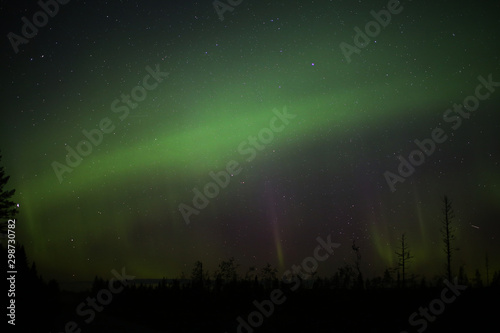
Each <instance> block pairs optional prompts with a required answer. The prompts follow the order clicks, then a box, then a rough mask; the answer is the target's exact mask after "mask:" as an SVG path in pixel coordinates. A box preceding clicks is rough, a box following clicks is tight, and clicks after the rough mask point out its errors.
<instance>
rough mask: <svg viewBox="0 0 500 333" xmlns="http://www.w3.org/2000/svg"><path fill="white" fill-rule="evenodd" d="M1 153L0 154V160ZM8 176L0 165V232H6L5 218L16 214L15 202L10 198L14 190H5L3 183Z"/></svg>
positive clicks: (0, 158) (7, 179) (5, 182)
mask: <svg viewBox="0 0 500 333" xmlns="http://www.w3.org/2000/svg"><path fill="white" fill-rule="evenodd" d="M1 160H2V155H0V161H1ZM9 178H10V176H6V175H5V170H4V167H3V166H0V221H1V224H0V232H1V233H3V234H6V233H7V221H6V220H7V219H9V218H13V217H14V216H16V214H17V208H16V204H15V203H14V202H12V201H11V200H10V198H11V197H12V196H13V195H14V193H15V192H16V190H6V189H4V187H5V185H6V184H7V182H8V181H9Z"/></svg>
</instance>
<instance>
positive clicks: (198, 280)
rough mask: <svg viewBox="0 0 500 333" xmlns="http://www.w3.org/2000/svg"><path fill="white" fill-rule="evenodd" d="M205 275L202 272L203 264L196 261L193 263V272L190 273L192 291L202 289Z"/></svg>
mask: <svg viewBox="0 0 500 333" xmlns="http://www.w3.org/2000/svg"><path fill="white" fill-rule="evenodd" d="M204 280H205V273H204V271H203V263H202V262H201V261H197V262H195V263H194V268H193V271H192V272H191V283H192V285H193V288H194V289H203V287H204Z"/></svg>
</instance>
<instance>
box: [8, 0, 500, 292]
mask: <svg viewBox="0 0 500 333" xmlns="http://www.w3.org/2000/svg"><path fill="white" fill-rule="evenodd" d="M222 3H226V2H225V1H223V2H222ZM233 3H238V1H234V2H233ZM391 5H394V3H392V4H391ZM387 6H388V2H387V1H345V0H344V1H342V0H341V1H323V0H320V1H248V0H243V1H240V3H239V4H238V5H237V6H232V7H234V9H233V10H232V11H225V12H224V13H223V14H222V17H223V19H224V20H221V18H220V17H219V15H218V13H217V11H216V10H215V8H214V6H213V3H212V2H211V1H202V2H194V1H153V0H147V1H129V0H123V1H76V0H74V1H70V2H68V3H67V4H64V5H59V10H58V12H57V13H55V15H53V16H54V17H48V22H46V24H45V25H44V26H41V27H39V28H38V33H37V34H36V35H35V36H32V37H31V38H27V39H26V43H18V44H17V46H15V47H13V45H12V43H11V41H10V40H9V37H8V34H9V32H12V33H14V34H16V35H18V36H20V37H19V38H23V37H22V27H23V24H25V23H24V22H23V21H22V20H21V18H22V17H23V16H25V17H26V18H27V19H28V20H29V21H30V22H33V15H34V14H35V13H37V12H38V11H40V10H41V7H40V6H39V5H38V4H37V3H36V2H35V1H30V2H29V3H28V2H26V1H21V2H20V3H19V2H18V1H12V0H11V1H4V2H2V4H1V5H0V12H1V16H2V19H1V20H0V21H1V22H2V31H3V36H4V37H3V43H2V52H1V57H2V66H1V72H0V75H1V80H2V87H1V90H0V99H1V100H2V112H1V116H0V149H1V153H2V155H3V158H2V161H1V162H0V163H1V165H3V166H4V167H5V169H6V173H7V174H8V175H10V176H11V178H10V181H9V183H8V186H7V188H8V189H11V188H14V189H16V194H15V197H14V201H15V202H16V203H19V205H20V206H19V214H18V215H17V219H16V221H17V228H16V230H17V240H18V241H19V242H21V243H23V244H24V245H25V247H26V250H27V253H28V256H29V258H30V260H35V261H36V263H37V267H38V270H39V272H40V273H41V274H42V275H43V276H44V278H47V279H49V278H56V279H58V280H59V281H61V282H63V283H68V282H77V281H88V280H92V279H93V277H94V276H95V275H100V276H102V277H104V278H110V277H112V275H111V273H110V272H111V270H112V269H117V270H120V269H121V268H122V267H125V268H126V271H127V273H128V274H131V275H135V276H136V278H161V277H164V276H165V277H179V276H180V275H181V272H184V273H185V274H186V275H187V276H189V274H190V273H191V270H192V268H193V264H194V262H195V261H197V260H200V261H202V262H203V263H204V264H205V265H206V267H207V269H209V271H210V272H213V271H214V270H215V269H216V267H217V265H218V263H219V262H220V261H221V260H227V259H229V258H230V257H235V258H236V261H237V262H238V263H239V264H240V273H241V274H242V275H243V274H244V273H245V272H246V270H247V268H248V267H249V266H256V267H258V268H261V267H263V266H265V264H266V263H267V262H269V263H270V264H271V265H273V266H274V267H277V268H278V270H279V272H281V273H282V272H283V271H284V270H286V269H288V268H290V267H291V266H292V265H293V264H299V263H300V262H301V261H302V260H303V259H304V258H306V257H308V256H311V255H312V253H313V250H314V248H315V247H316V244H317V242H316V238H317V237H318V236H320V237H322V238H325V239H326V237H327V236H328V235H331V239H332V241H333V242H336V243H340V244H341V246H340V247H339V248H338V249H337V250H336V252H335V255H334V256H332V257H331V258H329V259H328V260H327V261H325V262H322V263H320V265H319V268H318V273H319V274H320V275H330V274H333V273H334V272H335V270H336V269H337V268H338V267H339V266H341V265H343V264H344V263H352V262H353V261H354V259H355V254H354V252H353V251H352V248H351V244H352V240H353V239H354V240H356V245H358V246H359V247H360V253H361V255H362V266H361V268H362V270H363V272H364V274H365V275H366V276H367V277H374V276H375V275H380V274H382V272H383V271H384V270H385V268H388V267H389V268H390V267H395V264H396V255H395V254H394V252H395V251H397V250H398V248H397V247H398V245H399V239H400V237H401V234H402V233H405V234H406V239H407V241H408V245H409V249H410V251H411V253H412V255H413V256H414V259H413V260H412V262H411V266H410V268H409V273H413V274H419V275H427V276H428V277H433V276H434V275H436V274H441V273H443V272H444V265H445V254H444V252H443V250H442V249H443V244H442V241H441V235H440V231H439V230H440V228H441V218H442V213H441V208H442V198H443V196H444V195H448V197H449V198H450V199H451V200H452V202H453V208H454V211H455V216H456V217H455V219H454V220H453V223H454V226H455V227H456V238H457V240H456V243H455V244H454V247H455V248H457V249H458V250H457V251H456V252H455V254H454V257H453V258H452V264H453V270H454V274H455V275H456V274H457V272H458V267H459V266H460V265H465V268H466V270H467V272H468V274H469V276H471V275H473V272H474V271H475V269H476V268H478V269H480V270H481V272H483V276H484V275H485V264H484V262H485V260H484V258H485V255H486V254H488V255H489V261H490V272H493V271H494V270H498V269H500V260H499V259H498V257H497V254H498V253H499V250H500V246H499V238H500V224H499V222H500V210H499V208H498V207H499V203H500V174H499V171H500V168H499V167H500V145H499V139H500V116H499V108H500V83H499V82H500V65H499V45H500V38H499V31H500V18H499V13H500V3H499V2H498V1H490V2H484V3H483V2H481V4H480V5H471V6H466V5H462V4H460V3H457V2H456V1H440V2H432V3H427V4H424V3H423V2H420V1H413V2H411V1H401V3H400V4H399V6H397V3H396V6H395V7H391V8H393V9H394V10H395V11H398V13H397V14H391V19H390V22H388V23H387V24H386V26H385V27H381V26H380V25H378V24H375V25H373V24H372V25H371V27H372V28H371V29H373V30H371V31H370V32H369V34H371V37H370V36H368V37H367V38H368V39H369V40H368V41H366V40H365V41H363V38H361V37H358V39H357V40H356V41H355V36H356V34H357V32H356V30H355V28H356V27H358V28H359V29H361V31H362V32H365V25H366V24H367V23H369V22H370V21H374V16H373V15H372V14H370V12H371V11H372V10H373V11H375V12H379V11H380V10H382V9H387ZM396 8H397V9H396ZM221 10H222V9H221ZM37 17H38V18H39V19H41V18H42V19H43V17H42V16H37ZM40 17H41V18H40ZM42 23H43V22H42ZM376 26H378V27H380V31H377V30H376ZM25 30H26V31H25V32H29V29H25ZM11 37H12V35H11ZM341 45H343V48H342V47H341ZM346 45H348V46H346ZM356 45H357V46H356ZM15 48H17V49H18V52H17V53H16V52H15V50H14V49H15ZM346 49H348V50H350V53H349V52H346ZM354 50H356V51H354ZM346 55H347V56H346ZM488 81H490V84H487V82H488ZM492 82H493V83H492ZM471 96H472V97H471ZM474 96H477V97H474ZM486 96H487V97H486ZM474 101H476V102H478V105H474ZM463 103H469V104H468V105H467V106H465V107H463V106H462V107H460V104H463ZM454 105H455V106H454ZM469 109H471V111H468V110H469ZM436 128H438V130H435V129H436ZM97 129H99V130H97ZM439 129H441V130H439ZM436 131H437V132H436ZM84 133H87V136H90V139H89V138H87V137H86V136H85V134H84ZM89 133H91V134H89ZM433 136H435V137H436V139H437V140H440V141H442V142H440V143H434V145H435V149H431V148H432V147H431V145H430V144H429V140H430V139H431V138H432V137H433ZM444 138H446V139H444ZM415 140H419V141H423V140H424V142H427V148H425V149H427V154H424V153H423V152H421V153H414V154H412V155H411V153H412V152H413V151H414V150H416V149H419V148H418V146H417V144H416V143H415ZM425 140H427V141H425ZM77 147H79V150H80V151H81V152H83V154H82V155H86V156H80V157H81V158H82V159H81V160H80V159H79V157H75V155H74V154H73V153H71V152H72V151H76V153H78V152H77V150H78V149H77ZM410 155H411V156H410ZM68 156H69V157H68ZM399 156H402V158H404V159H405V161H408V159H409V158H410V157H411V158H412V160H413V161H414V162H416V163H417V164H419V165H417V166H415V167H414V171H413V173H412V174H411V175H408V174H407V177H405V181H404V182H400V181H398V182H395V184H394V188H392V190H395V191H392V190H391V186H390V184H389V183H388V181H387V175H388V174H387V173H386V172H390V173H391V175H393V176H394V177H401V176H400V175H399V173H398V166H399V165H400V163H401V160H400V159H398V157H399ZM67 158H68V160H67ZM68 161H69V164H68ZM70 164H71V165H70ZM228 164H229V165H228ZM403 164H404V162H403ZM227 168H229V169H230V172H228V173H227V174H228V175H229V176H228V177H226V176H225V175H226V172H227V171H224V170H226V169H227ZM406 168H407V166H406ZM57 170H59V171H57ZM401 171H402V172H403V173H404V172H408V170H407V169H405V168H403V169H402V170H401ZM210 173H212V175H214V174H215V175H219V178H218V179H219V183H220V184H222V185H224V187H223V188H221V186H215V185H209V186H208V191H209V193H210V196H212V198H207V200H208V204H206V202H204V200H203V199H199V201H198V203H197V205H198V206H199V207H202V206H204V205H205V204H206V207H203V208H201V209H196V208H195V207H194V204H193V197H194V196H195V193H197V192H196V191H197V190H200V191H201V192H203V190H204V187H205V185H206V184H208V183H210V182H212V183H213V184H215V181H214V179H213V178H212V176H210ZM408 173H410V172H408ZM391 179H400V180H401V179H402V178H391ZM210 191H211V192H210ZM187 206H189V207H190V208H186V207H187ZM180 207H184V209H190V211H191V212H192V211H194V210H195V209H196V213H193V214H188V215H189V217H188V222H189V223H187V219H186V218H184V217H183V214H182V212H181V211H180V210H179V208H180Z"/></svg>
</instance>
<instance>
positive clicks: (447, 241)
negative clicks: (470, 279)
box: [441, 196, 455, 281]
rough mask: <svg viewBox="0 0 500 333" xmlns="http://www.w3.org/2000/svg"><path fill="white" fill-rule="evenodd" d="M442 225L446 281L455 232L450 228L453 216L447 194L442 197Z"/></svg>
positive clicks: (449, 273) (449, 277)
mask: <svg viewBox="0 0 500 333" xmlns="http://www.w3.org/2000/svg"><path fill="white" fill-rule="evenodd" d="M443 206H444V207H443V215H444V216H443V222H442V224H443V226H442V228H441V234H442V237H443V243H444V252H445V253H446V272H447V276H448V281H451V255H452V242H453V241H454V240H455V233H454V231H453V229H452V228H451V221H452V220H453V218H454V217H455V214H454V212H453V208H452V207H451V201H450V200H448V197H447V196H444V199H443Z"/></svg>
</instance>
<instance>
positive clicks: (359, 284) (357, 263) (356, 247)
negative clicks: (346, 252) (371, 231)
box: [352, 239, 363, 289]
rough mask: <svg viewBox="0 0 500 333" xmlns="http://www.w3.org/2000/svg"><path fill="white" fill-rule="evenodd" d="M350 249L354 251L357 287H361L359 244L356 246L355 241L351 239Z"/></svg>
mask: <svg viewBox="0 0 500 333" xmlns="http://www.w3.org/2000/svg"><path fill="white" fill-rule="evenodd" d="M352 250H353V251H354V252H356V261H355V262H354V265H355V267H356V271H357V272H358V281H357V287H359V288H361V289H362V288H363V274H362V273H361V253H360V252H359V246H356V241H355V240H354V239H353V240H352Z"/></svg>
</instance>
